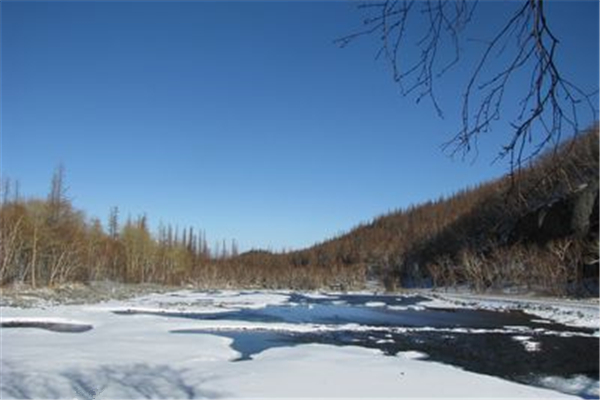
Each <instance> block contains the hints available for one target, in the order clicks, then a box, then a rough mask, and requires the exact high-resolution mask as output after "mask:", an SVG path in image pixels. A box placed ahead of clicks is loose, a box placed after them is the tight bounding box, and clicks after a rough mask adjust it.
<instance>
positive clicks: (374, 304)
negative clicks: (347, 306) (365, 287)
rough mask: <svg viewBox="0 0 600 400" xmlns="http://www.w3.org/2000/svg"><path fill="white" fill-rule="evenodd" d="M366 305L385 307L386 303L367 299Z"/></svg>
mask: <svg viewBox="0 0 600 400" xmlns="http://www.w3.org/2000/svg"><path fill="white" fill-rule="evenodd" d="M365 307H385V303H384V302H383V301H367V302H366V303H365Z"/></svg>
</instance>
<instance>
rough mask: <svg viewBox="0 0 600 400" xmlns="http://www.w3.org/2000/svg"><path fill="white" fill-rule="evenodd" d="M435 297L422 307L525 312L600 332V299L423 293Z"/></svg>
mask: <svg viewBox="0 0 600 400" xmlns="http://www.w3.org/2000/svg"><path fill="white" fill-rule="evenodd" d="M419 293H422V294H425V295H428V296H430V297H431V300H430V301H427V302H422V303H420V305H422V306H425V307H427V308H430V309H435V308H443V309H453V308H454V309H461V308H471V309H482V310H494V311H498V310H522V311H524V312H525V313H527V314H531V315H535V316H537V317H540V318H542V319H543V320H550V321H554V322H558V323H561V324H565V325H568V326H574V327H582V328H592V329H596V330H598V329H600V305H599V303H598V299H588V300H573V299H557V298H534V297H530V296H521V297H515V296H510V297H509V296H489V295H475V294H470V293H442V292H431V291H419Z"/></svg>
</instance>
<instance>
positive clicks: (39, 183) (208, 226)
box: [0, 1, 598, 250]
mask: <svg viewBox="0 0 600 400" xmlns="http://www.w3.org/2000/svg"><path fill="white" fill-rule="evenodd" d="M357 4H358V3H355V2H342V1H337V2H303V3H300V2H280V3H275V2H219V3H216V2H117V1H115V2H74V1H72V2H24V1H14V2H13V1H2V2H1V6H0V7H1V9H0V12H1V46H2V65H1V67H2V82H1V84H2V89H1V90H2V92H1V103H2V104H1V107H2V108H1V158H2V161H1V168H2V171H1V172H2V175H3V176H4V177H10V178H12V179H18V180H19V181H20V184H21V191H22V192H23V193H24V194H25V195H29V196H45V195H46V193H47V191H48V187H49V182H50V177H51V175H52V171H53V169H54V168H55V166H57V165H58V164H59V163H61V162H62V163H63V164H64V165H65V167H66V178H67V182H68V186H69V195H70V196H71V197H72V199H73V201H74V204H75V206H76V207H78V208H81V209H83V210H85V211H86V213H87V215H89V216H90V217H99V218H101V219H102V220H103V221H104V220H106V217H107V215H108V212H109V208H110V207H111V206H118V207H119V208H120V210H121V215H122V216H123V217H126V216H127V215H128V214H131V215H132V216H136V215H138V214H141V213H147V214H148V217H149V219H150V221H151V222H152V223H154V224H157V223H158V222H159V221H160V220H162V221H164V222H171V223H173V224H177V225H179V226H180V227H183V226H189V225H193V226H194V227H200V228H203V229H205V230H206V232H207V234H208V237H209V239H211V240H218V239H221V238H236V239H237V240H238V241H239V243H240V247H241V249H242V250H246V249H249V248H253V247H262V248H272V249H274V250H279V249H281V248H283V247H286V248H299V247H303V246H307V245H310V244H312V243H314V242H317V241H320V240H323V239H325V238H328V237H331V236H333V235H335V234H337V233H339V232H341V231H345V230H348V229H350V228H351V227H353V226H355V225H356V224H358V223H359V222H361V221H367V220H370V219H371V218H373V217H375V216H377V215H380V214H382V213H385V212H387V211H388V210H392V209H396V208H402V207H407V206H409V205H411V204H416V203H420V202H423V201H426V200H429V199H435V198H437V197H439V196H440V195H447V194H450V193H452V192H455V191H457V190H459V189H461V188H465V187H467V186H469V185H474V184H476V183H478V182H481V181H484V180H487V179H490V178H493V177H498V176H500V175H502V174H503V173H504V172H506V170H507V165H506V163H495V164H492V163H491V161H492V160H493V159H494V157H495V155H496V154H497V152H498V151H499V145H500V144H501V143H503V142H505V141H506V136H503V135H502V134H503V132H502V129H496V130H495V131H494V132H493V135H492V136H490V137H488V138H483V139H482V140H481V142H480V148H479V150H480V151H479V157H478V158H477V159H476V160H475V161H474V162H470V161H471V160H468V161H466V162H465V161H461V160H459V159H458V160H457V159H452V158H449V157H448V156H446V155H444V154H443V153H442V151H441V150H440V145H441V144H443V143H444V142H445V141H446V140H448V139H449V138H450V136H449V135H450V134H451V133H452V132H455V131H456V129H457V128H458V119H457V116H458V111H459V108H458V104H459V102H460V93H461V92H460V90H461V87H462V86H459V85H458V83H460V81H461V79H460V78H461V77H462V80H464V77H465V76H466V74H467V72H468V71H464V70H460V69H458V70H456V71H454V72H453V74H454V75H449V79H447V80H446V81H444V82H445V83H442V84H440V86H439V91H438V92H439V96H440V103H441V105H442V107H443V109H444V111H445V119H439V118H438V117H437V116H436V114H435V112H434V109H433V108H432V107H431V105H430V104H428V103H427V102H424V103H422V104H420V105H416V104H415V101H414V98H403V97H401V96H400V95H399V93H398V88H397V87H395V86H394V84H393V82H392V80H391V77H390V73H389V70H388V68H387V66H386V64H385V63H384V62H382V61H381V60H379V61H376V60H375V59H374V55H375V49H376V44H375V42H374V40H373V39H372V38H365V39H363V40H360V41H358V42H356V43H354V44H353V45H351V46H349V47H348V48H345V49H339V48H337V47H336V46H335V45H334V44H333V40H334V39H336V38H338V37H340V36H343V35H344V34H347V33H350V32H352V31H354V30H355V28H357V27H358V26H359V25H360V21H361V17H360V13H359V11H358V10H357V9H356V5H357ZM515 4H516V3H515V2H495V3H494V4H493V5H491V6H490V5H482V6H480V9H479V16H478V17H477V19H476V20H475V24H474V27H473V29H474V31H473V32H475V34H477V32H481V33H482V34H483V33H485V32H488V31H490V30H491V29H493V27H494V24H495V23H499V22H494V21H497V20H498V18H497V16H498V14H499V13H500V14H502V13H503V12H508V11H510V10H513V9H514V7H515ZM547 7H548V13H549V15H548V17H549V22H550V23H551V24H552V25H553V26H554V29H555V31H556V33H557V35H558V36H559V37H560V39H561V44H560V57H561V62H562V64H561V65H562V66H563V67H564V68H565V70H566V72H567V73H568V74H569V76H570V77H571V78H572V79H573V80H574V81H575V82H576V83H578V84H580V85H582V86H583V87H585V88H588V89H589V88H596V87H597V85H598V2H597V1H586V2H574V1H570V2H553V1H551V2H549V3H548V6H547ZM478 30H479V31H478ZM467 44H468V43H467ZM477 46H481V44H479V45H478V44H477V43H476V42H472V43H471V44H469V46H467V47H466V56H469V54H470V53H469V52H472V51H475V50H478V49H480V48H481V47H477ZM473 54H474V53H473Z"/></svg>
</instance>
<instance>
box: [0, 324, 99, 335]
mask: <svg viewBox="0 0 600 400" xmlns="http://www.w3.org/2000/svg"><path fill="white" fill-rule="evenodd" d="M0 327H1V328H3V329H4V328H38V329H45V330H48V331H53V332H61V333H81V332H87V331H89V330H91V329H92V328H93V327H92V325H86V324H70V323H68V322H46V321H7V322H1V323H0Z"/></svg>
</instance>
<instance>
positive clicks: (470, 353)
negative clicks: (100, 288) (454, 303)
mask: <svg viewBox="0 0 600 400" xmlns="http://www.w3.org/2000/svg"><path fill="white" fill-rule="evenodd" d="M424 300H428V299H426V298H424V297H419V296H411V297H401V296H369V295H339V296H332V297H328V298H319V299H313V298H310V297H306V296H303V295H301V294H293V295H291V297H290V300H289V302H288V303H286V304H284V305H270V306H266V307H264V308H260V309H243V310H233V311H227V312H222V313H212V314H202V313H197V314H194V313H177V312H148V311H135V310H130V311H115V313H117V314H122V315H129V314H151V315H157V316H161V317H170V318H188V319H198V320H235V321H248V322H263V323H287V324H307V323H310V324H323V325H327V326H328V327H333V328H335V327H337V329H329V330H325V331H311V332H308V333H296V332H290V331H285V330H233V329H230V330H224V329H222V328H220V329H218V330H209V329H202V330H195V329H187V330H174V331H172V333H173V334H212V335H218V336H222V337H227V338H230V339H232V344H231V346H232V348H233V349H235V350H236V351H238V352H239V353H240V357H239V358H238V360H237V361H244V360H251V359H252V357H253V356H254V355H256V354H258V353H260V352H262V351H264V350H267V349H270V348H274V347H286V346H295V345H298V344H304V343H321V344H331V345H338V346H345V345H354V346H362V347H367V348H374V349H379V350H381V351H382V352H383V353H384V354H386V355H395V354H397V353H398V352H402V351H409V350H415V351H419V352H423V353H426V354H427V355H428V359H429V360H433V361H439V362H443V363H446V364H451V365H455V366H458V367H461V368H463V369H465V370H469V371H473V372H477V373H482V374H486V375H493V376H498V377H502V378H504V379H509V380H512V381H516V382H520V383H526V384H536V385H537V384H538V382H540V378H541V377H549V376H552V377H555V376H558V377H563V378H571V377H575V376H578V375H583V376H586V377H589V378H591V379H593V380H596V381H597V380H598V379H599V377H598V375H599V368H598V361H599V356H598V354H599V339H598V337H594V336H592V334H593V333H594V331H593V330H591V329H586V328H573V327H568V326H565V325H562V324H557V323H550V322H548V321H546V322H543V321H540V318H538V317H532V316H529V315H527V314H525V313H523V312H521V311H510V312H496V311H485V310H464V309H458V310H454V309H435V310H434V309H406V310H393V309H389V308H388V306H411V305H417V304H418V303H419V302H422V301H424ZM372 302H378V303H384V304H385V306H375V307H374V306H372V304H368V303H372ZM369 305H371V306H369ZM347 324H355V326H356V325H359V326H361V327H363V328H365V329H364V330H356V329H350V328H347ZM473 330H477V331H475V332H473ZM523 336H526V337H528V340H529V341H530V342H535V343H536V345H537V346H538V350H537V351H528V350H527V349H526V347H525V345H524V343H522V342H521V341H519V340H517V339H518V338H519V337H523ZM586 393H587V392H586ZM586 393H573V394H579V395H580V396H582V397H586V396H587V395H586Z"/></svg>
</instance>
